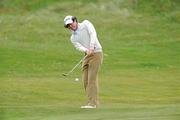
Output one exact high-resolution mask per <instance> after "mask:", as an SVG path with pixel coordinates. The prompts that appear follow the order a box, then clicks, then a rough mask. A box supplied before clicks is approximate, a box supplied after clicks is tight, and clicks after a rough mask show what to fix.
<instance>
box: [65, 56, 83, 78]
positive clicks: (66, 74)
mask: <svg viewBox="0 0 180 120" xmlns="http://www.w3.org/2000/svg"><path fill="white" fill-rule="evenodd" d="M85 57H86V56H84V57H83V58H82V59H81V60H80V61H79V62H78V63H77V64H76V65H75V66H74V67H73V68H72V69H71V70H70V71H69V72H68V73H63V74H62V75H63V76H68V75H69V74H71V73H72V72H73V71H74V70H75V69H76V68H77V67H78V66H79V65H80V64H81V63H82V61H83V60H84V58H85Z"/></svg>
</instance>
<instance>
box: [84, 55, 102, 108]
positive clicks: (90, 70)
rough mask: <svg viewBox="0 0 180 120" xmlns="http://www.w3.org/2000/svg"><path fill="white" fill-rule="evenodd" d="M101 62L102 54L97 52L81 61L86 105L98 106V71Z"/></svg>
mask: <svg viewBox="0 0 180 120" xmlns="http://www.w3.org/2000/svg"><path fill="white" fill-rule="evenodd" d="M102 61H103V53H102V52H98V53H94V54H92V55H90V56H87V57H85V59H84V61H83V81H84V88H85V92H86V95H87V98H88V105H96V106H98V104H99V100H98V93H99V86H98V71H99V68H100V65H101V64H102Z"/></svg>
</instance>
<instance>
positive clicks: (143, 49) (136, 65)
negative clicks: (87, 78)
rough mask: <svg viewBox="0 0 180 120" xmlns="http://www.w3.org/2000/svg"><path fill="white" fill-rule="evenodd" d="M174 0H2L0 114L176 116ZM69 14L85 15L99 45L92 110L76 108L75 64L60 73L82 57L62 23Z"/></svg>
mask: <svg viewBox="0 0 180 120" xmlns="http://www.w3.org/2000/svg"><path fill="white" fill-rule="evenodd" d="M134 2H135V3H134ZM72 4H73V6H72ZM147 5H148V7H146V6H147ZM178 5H179V3H178V2H177V1H176V0H168V2H167V1H163V0H161V1H158V2H156V1H154V0H153V1H152V2H151V4H150V3H149V2H148V1H142V0H137V1H136V0H127V1H118V0H113V1H108V0H107V1H103V0H93V1H83V0H81V1H78V2H77V1H72V0H68V1H57V0H53V1H51V0H37V1H36V0H31V1H28V2H26V3H25V2H24V1H23V0H14V1H11V0H2V1H0V6H1V8H0V26H1V29H0V120H179V119H180V114H179V113H180V88H179V86H180V81H179V80H180V76H179V73H180V62H179V61H180V54H179V51H180V47H179V46H180V39H179V37H180V36H179V33H180V26H179V23H180V21H179V9H178ZM158 6H160V7H159V8H158ZM152 8H154V9H152ZM69 14H72V15H76V16H77V17H78V19H79V21H82V20H84V19H89V20H90V21H91V22H92V23H93V24H94V25H95V27H96V30H97V33H98V37H99V40H100V42H101V44H102V46H103V49H104V63H103V65H102V68H101V71H100V74H99V79H100V80H99V82H100V102H101V104H100V107H99V108H98V109H95V110H82V109H80V108H79V107H80V106H81V105H84V103H85V101H86V97H85V95H84V89H83V83H82V81H81V80H80V82H75V81H74V79H75V77H78V78H80V77H81V70H80V68H78V70H77V71H75V72H74V73H73V74H72V75H71V76H70V77H68V78H65V77H62V75H61V74H62V73H66V72H67V71H68V70H70V69H71V68H72V67H73V66H74V65H75V64H76V63H77V62H78V61H79V60H80V58H81V57H82V56H83V54H82V53H80V52H78V51H76V50H75V49H74V48H73V46H72V44H71V43H70V40H69V37H70V33H69V31H68V30H66V29H64V28H63V19H64V17H65V16H66V15H69Z"/></svg>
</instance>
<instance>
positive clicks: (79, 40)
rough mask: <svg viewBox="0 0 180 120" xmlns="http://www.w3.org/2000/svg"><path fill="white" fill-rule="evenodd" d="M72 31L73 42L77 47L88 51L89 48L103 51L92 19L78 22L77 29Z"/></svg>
mask: <svg viewBox="0 0 180 120" xmlns="http://www.w3.org/2000/svg"><path fill="white" fill-rule="evenodd" d="M71 33H72V35H71V42H72V43H73V45H74V47H75V48H76V49H78V50H80V51H81V52H86V51H88V50H89V49H93V50H94V52H95V53H96V52H102V47H101V44H100V43H99V41H98V38H97V34H96V30H95V28H94V26H93V24H92V23H91V22H90V21H88V20H84V21H83V22H82V23H78V28H77V30H76V31H73V30H72V31H71Z"/></svg>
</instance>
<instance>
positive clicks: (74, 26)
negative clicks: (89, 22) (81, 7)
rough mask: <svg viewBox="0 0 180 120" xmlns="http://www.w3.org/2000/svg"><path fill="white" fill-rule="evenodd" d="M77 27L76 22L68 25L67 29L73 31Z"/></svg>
mask: <svg viewBox="0 0 180 120" xmlns="http://www.w3.org/2000/svg"><path fill="white" fill-rule="evenodd" d="M77 27H78V24H77V22H76V21H74V22H73V23H71V24H69V25H68V28H69V29H71V30H74V31H75V30H76V29H77Z"/></svg>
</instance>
